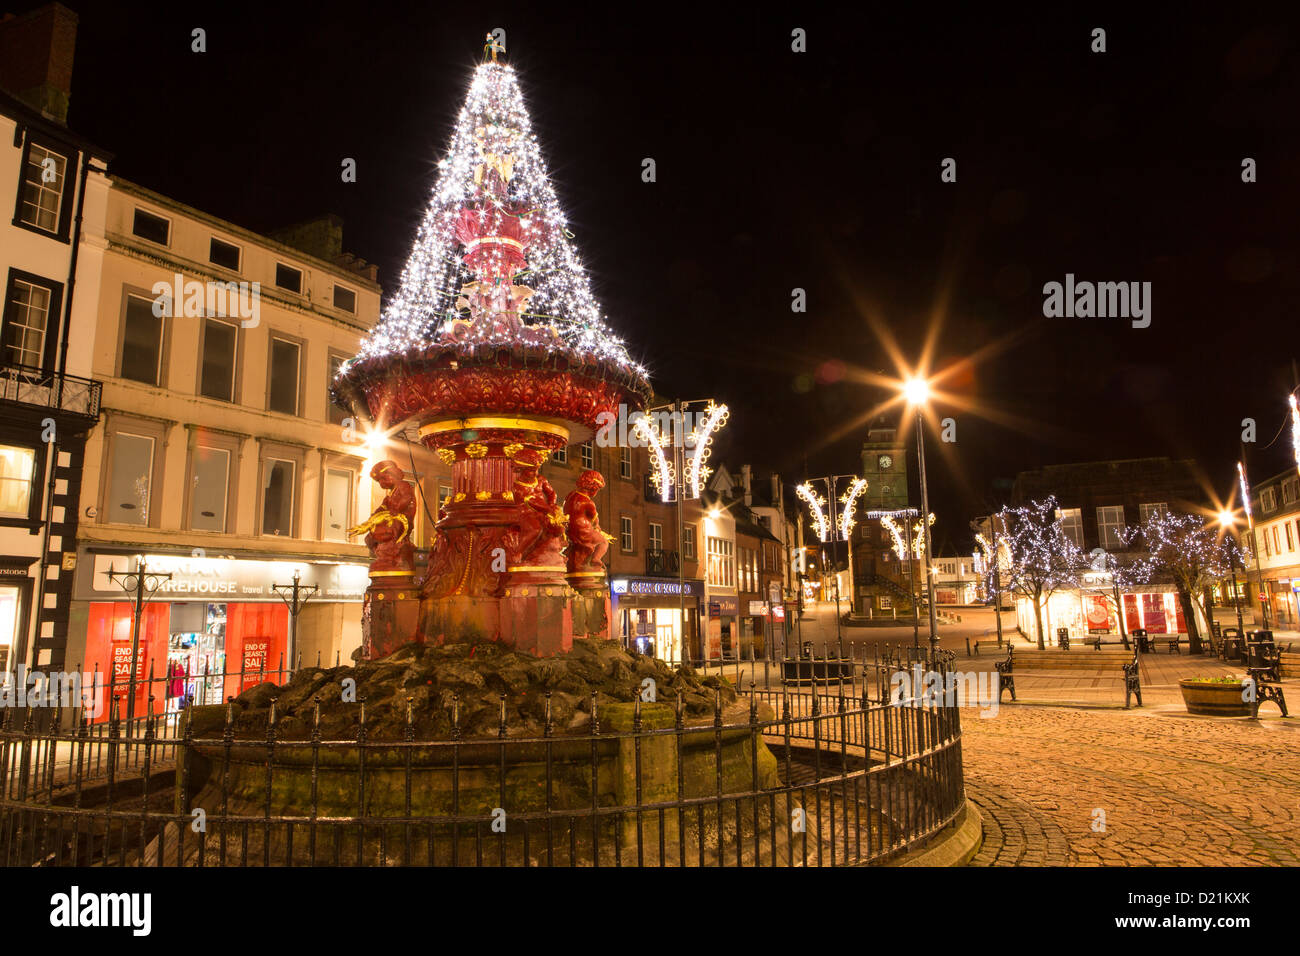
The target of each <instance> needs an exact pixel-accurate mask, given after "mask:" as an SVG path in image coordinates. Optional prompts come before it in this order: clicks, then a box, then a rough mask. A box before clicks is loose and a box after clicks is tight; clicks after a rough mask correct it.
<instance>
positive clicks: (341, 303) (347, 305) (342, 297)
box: [334, 285, 357, 315]
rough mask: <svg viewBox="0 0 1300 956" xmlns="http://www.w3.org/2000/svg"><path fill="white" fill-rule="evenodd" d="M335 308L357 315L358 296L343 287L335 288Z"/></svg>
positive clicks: (337, 286)
mask: <svg viewBox="0 0 1300 956" xmlns="http://www.w3.org/2000/svg"><path fill="white" fill-rule="evenodd" d="M334 308H336V309H342V310H343V311H344V312H351V313H352V314H353V315H356V314H357V294H356V293H355V292H353V291H352V290H351V289H345V288H343V286H341V285H336V286H335V287H334Z"/></svg>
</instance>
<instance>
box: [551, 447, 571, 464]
mask: <svg viewBox="0 0 1300 956" xmlns="http://www.w3.org/2000/svg"><path fill="white" fill-rule="evenodd" d="M551 460H552V461H555V462H558V463H559V464H561V465H567V464H568V463H569V449H568V448H567V447H566V448H557V449H555V451H553V452H551Z"/></svg>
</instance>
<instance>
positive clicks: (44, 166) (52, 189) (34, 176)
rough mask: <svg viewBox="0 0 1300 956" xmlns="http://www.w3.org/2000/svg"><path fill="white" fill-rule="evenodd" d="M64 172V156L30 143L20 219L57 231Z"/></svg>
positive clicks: (40, 227) (49, 230) (64, 183)
mask: <svg viewBox="0 0 1300 956" xmlns="http://www.w3.org/2000/svg"><path fill="white" fill-rule="evenodd" d="M67 175H68V158H67V157H66V156H63V155H61V154H59V153H56V152H54V151H53V150H50V149H46V148H45V147H44V146H39V145H37V144H36V143H32V144H31V146H30V147H29V148H28V151H27V168H26V170H25V174H24V176H23V191H22V201H21V202H20V203H19V207H18V220H19V222H25V223H26V224H27V225H29V226H35V227H36V228H37V229H43V230H45V231H46V232H54V233H57V232H58V231H59V214H60V213H61V212H62V211H63V190H64V186H65V185H66V184H67Z"/></svg>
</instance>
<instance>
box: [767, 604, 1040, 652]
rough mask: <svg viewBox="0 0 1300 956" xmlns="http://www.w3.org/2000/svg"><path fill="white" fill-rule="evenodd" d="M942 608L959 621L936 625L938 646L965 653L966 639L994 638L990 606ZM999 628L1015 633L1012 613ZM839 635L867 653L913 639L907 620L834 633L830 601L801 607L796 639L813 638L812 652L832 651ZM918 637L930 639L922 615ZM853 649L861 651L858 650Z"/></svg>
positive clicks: (994, 623)
mask: <svg viewBox="0 0 1300 956" xmlns="http://www.w3.org/2000/svg"><path fill="white" fill-rule="evenodd" d="M942 610H944V611H945V612H951V613H954V614H957V615H959V616H960V617H961V622H960V623H957V624H940V625H939V628H938V630H939V646H940V647H942V648H944V649H945V650H953V651H958V652H959V653H961V654H965V653H966V639H967V638H970V640H971V643H972V644H974V642H975V641H976V640H977V639H980V640H985V639H987V640H993V639H994V637H995V636H996V634H997V621H996V618H995V614H994V611H993V609H992V608H952V609H948V608H943V609H942ZM1002 629H1003V634H1004V635H1008V636H1009V635H1012V634H1014V633H1015V615H1014V614H1013V613H1012V612H1010V611H1003V612H1002ZM841 635H842V638H843V641H844V647H845V652H846V653H848V651H849V648H851V647H852V648H855V649H856V648H862V647H865V648H866V653H867V654H868V655H869V654H871V653H872V650H873V647H874V646H876V645H879V646H881V647H883V646H884V645H886V644H892V645H894V646H895V647H897V646H899V645H904V644H907V645H910V644H911V643H912V641H913V630H912V622H911V621H910V620H907V621H904V622H900V624H899V626H897V627H842V628H840V630H839V632H838V633H837V631H836V627H835V602H833V601H831V602H824V603H819V604H811V605H808V606H807V607H806V608H805V609H804V616H803V621H802V622H801V623H800V624H799V625H797V630H796V633H795V635H794V636H795V637H796V638H798V640H799V641H812V642H813V652H814V653H816V654H818V655H821V654H824V653H827V652H828V651H829V652H830V653H831V654H834V653H835V651H836V649H837V646H838V641H839V640H840V638H841ZM917 636H918V637H919V639H920V642H921V644H922V645H923V646H924V645H925V644H926V643H927V642H928V641H929V639H930V624H929V620H928V618H927V617H926V615H924V614H922V615H921V618H920V626H919V628H918V630H917ZM794 651H795V645H794V644H793V643H792V644H791V645H790V652H791V653H794ZM855 652H856V653H858V654H861V653H862V651H860V650H857V651H855Z"/></svg>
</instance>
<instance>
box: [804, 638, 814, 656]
mask: <svg viewBox="0 0 1300 956" xmlns="http://www.w3.org/2000/svg"><path fill="white" fill-rule="evenodd" d="M812 648H813V642H812V641H804V642H803V656H804V657H812V656H813V653H812Z"/></svg>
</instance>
